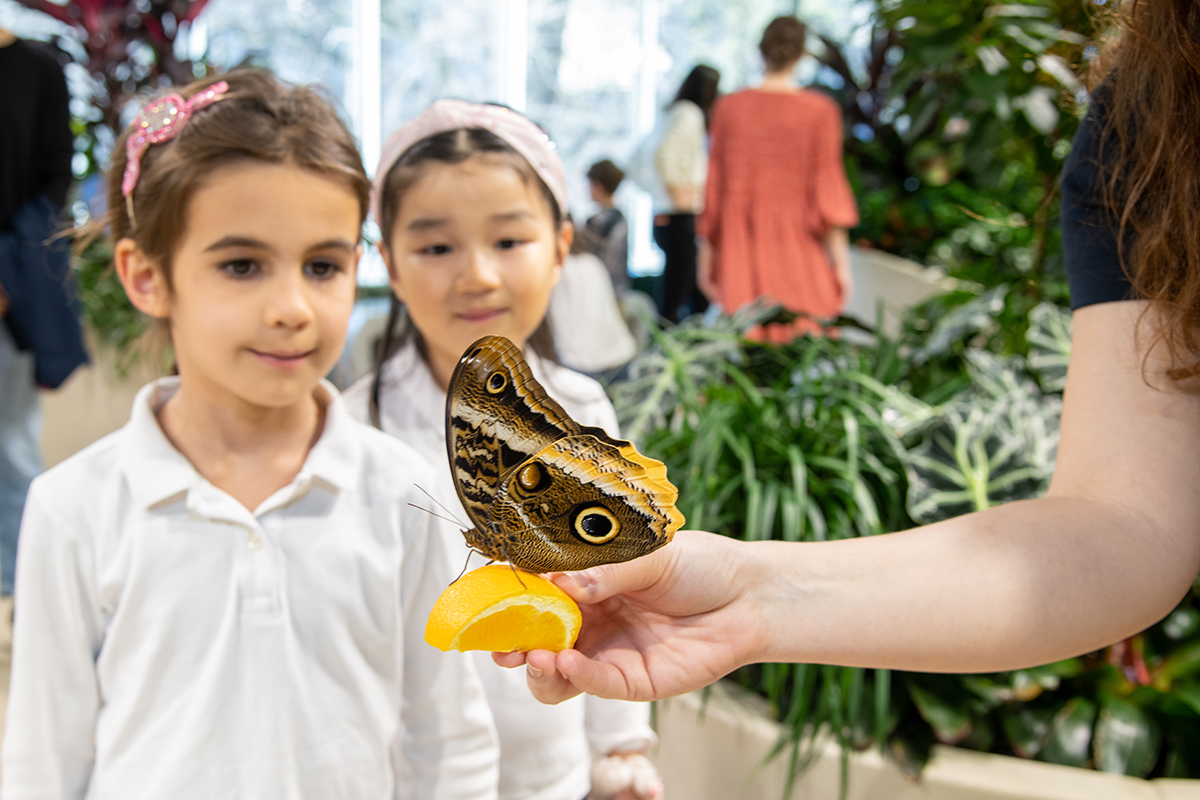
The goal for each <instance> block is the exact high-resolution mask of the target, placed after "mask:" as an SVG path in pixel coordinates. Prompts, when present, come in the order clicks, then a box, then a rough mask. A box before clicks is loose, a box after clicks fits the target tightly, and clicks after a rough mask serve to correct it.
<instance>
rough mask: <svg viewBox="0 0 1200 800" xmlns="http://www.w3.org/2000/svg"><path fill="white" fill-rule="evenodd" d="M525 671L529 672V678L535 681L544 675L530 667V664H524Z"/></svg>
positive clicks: (535, 668)
mask: <svg viewBox="0 0 1200 800" xmlns="http://www.w3.org/2000/svg"><path fill="white" fill-rule="evenodd" d="M525 669H526V670H527V671H528V672H529V677H531V678H533V679H534V680H537V679H538V678H540V677H542V676H543V675H545V674H546V673H544V672H542V671H541V670H540V669H538V668H537V667H535V666H532V665H530V664H526V665H525Z"/></svg>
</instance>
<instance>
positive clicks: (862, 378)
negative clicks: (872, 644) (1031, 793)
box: [612, 286, 1200, 777]
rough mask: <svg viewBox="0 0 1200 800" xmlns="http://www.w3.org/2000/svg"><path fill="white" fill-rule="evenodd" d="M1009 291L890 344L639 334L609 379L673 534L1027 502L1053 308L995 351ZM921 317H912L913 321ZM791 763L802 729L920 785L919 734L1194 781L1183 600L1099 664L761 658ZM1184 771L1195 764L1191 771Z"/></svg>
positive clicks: (923, 517)
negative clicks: (657, 469) (679, 519)
mask: <svg viewBox="0 0 1200 800" xmlns="http://www.w3.org/2000/svg"><path fill="white" fill-rule="evenodd" d="M1008 291H1009V288H1008V287H1006V286H1000V287H996V288H995V289H992V290H989V291H986V292H984V293H982V294H980V295H978V296H976V297H974V298H971V299H964V298H963V297H962V296H958V295H956V296H953V297H949V298H947V297H942V298H935V299H934V300H932V301H930V303H928V304H927V305H926V306H924V307H922V308H919V309H916V310H915V311H914V312H913V314H912V315H911V317H910V318H909V320H908V321H907V325H906V329H905V333H904V334H903V335H902V336H901V337H900V338H899V339H898V340H889V339H887V338H884V337H882V336H876V337H875V338H874V340H873V342H872V343H870V344H867V345H856V344H851V343H849V342H847V341H845V340H841V339H834V338H805V339H800V340H797V341H795V342H792V343H791V344H788V345H782V346H780V345H770V344H762V343H757V342H749V341H746V340H743V339H741V337H740V335H739V331H744V330H748V329H749V328H750V327H752V326H754V325H756V324H759V323H761V322H763V321H764V320H769V319H770V318H771V316H772V315H773V314H774V313H775V310H773V309H769V308H765V307H763V306H757V307H754V308H750V309H746V310H744V311H743V312H742V313H741V314H739V315H738V317H736V318H734V319H729V318H724V319H721V320H720V321H719V322H718V323H717V324H716V325H715V326H714V327H712V328H703V327H701V326H700V325H699V324H698V323H694V322H693V323H685V324H684V325H681V326H679V327H677V328H673V329H669V330H666V331H659V332H657V333H656V334H655V341H654V344H653V346H652V347H651V348H650V349H649V350H648V351H647V352H645V353H643V354H642V355H640V356H638V358H637V359H635V361H634V363H633V365H632V366H631V369H630V378H629V380H628V382H622V383H618V384H616V385H614V386H613V387H612V394H613V398H614V404H615V405H616V406H617V411H618V415H619V417H620V419H621V421H622V425H623V430H625V431H626V432H627V434H628V435H631V436H633V437H634V438H635V439H637V440H639V443H640V446H641V447H642V448H644V450H645V452H647V453H648V454H650V455H653V456H655V457H657V458H661V459H663V460H664V461H665V462H666V463H667V465H668V467H669V469H670V474H671V478H672V480H674V481H675V482H676V484H677V485H678V486H679V489H680V499H679V504H680V510H681V511H683V513H684V514H685V516H686V517H687V519H688V524H689V526H691V527H695V528H700V529H705V530H711V531H715V532H718V533H721V534H724V535H727V536H733V537H736V538H740V539H745V540H761V539H775V540H782V541H793V542H794V541H824V540H831V539H841V538H849V537H855V536H873V535H878V534H882V533H885V532H889V531H897V530H904V529H906V528H909V527H912V526H913V525H915V524H919V523H923V522H929V521H934V520H938V519H945V518H947V517H951V516H956V515H958V514H962V513H967V512H971V511H977V510H982V509H986V508H988V507H990V506H992V505H996V504H999V503H1003V502H1008V501H1010V500H1016V499H1022V498H1029V497H1034V496H1037V495H1038V494H1040V493H1041V492H1042V491H1044V489H1045V487H1046V485H1047V483H1048V480H1049V477H1050V475H1051V473H1052V471H1053V465H1054V456H1055V452H1056V449H1057V443H1058V417H1059V414H1060V411H1061V404H1062V400H1061V391H1062V386H1063V382H1064V374H1065V360H1066V357H1067V355H1068V354H1069V348H1070V319H1069V314H1068V313H1067V312H1065V311H1064V310H1062V309H1060V308H1058V307H1057V306H1055V305H1053V304H1051V303H1043V304H1041V305H1039V306H1037V307H1036V308H1035V310H1034V313H1033V314H1032V315H1031V323H1030V325H1029V327H1028V334H1027V338H1028V341H1027V342H1026V347H1025V349H1026V352H1027V353H1028V355H1027V356H1024V357H1022V356H1017V355H1007V356H1001V355H996V354H995V353H994V352H993V351H992V350H991V349H989V348H991V347H992V346H993V345H994V344H995V343H996V342H997V341H1001V340H1003V338H1004V337H1003V336H1002V335H1001V334H1000V332H999V329H1000V324H999V320H1000V319H1001V318H1002V315H1003V313H1004V309H1005V302H1004V299H1005V295H1006V293H1007V292H1008ZM929 320H932V322H931V323H930V324H928V325H926V324H918V323H919V322H920V321H929ZM732 677H734V679H736V680H737V681H739V682H740V683H742V684H744V685H746V686H748V687H749V688H752V689H754V690H755V691H757V692H759V693H761V694H762V695H763V696H764V697H766V698H767V699H768V700H769V701H770V703H771V706H772V708H773V709H774V710H775V713H776V714H777V715H778V718H779V719H780V720H781V721H782V722H783V723H784V725H785V728H786V730H787V731H788V737H787V739H786V740H785V741H782V742H780V743H779V746H778V748H777V751H776V752H777V753H779V754H786V755H787V757H788V758H789V759H790V762H791V764H792V765H793V767H795V768H796V770H799V769H801V768H803V767H804V766H806V765H807V764H808V763H809V762H810V760H811V759H812V758H813V757H814V755H815V753H816V751H815V748H814V744H815V742H816V741H817V738H818V737H820V736H824V735H828V736H833V737H835V738H836V739H837V740H838V741H839V742H840V743H841V744H842V747H843V753H849V752H850V751H851V750H853V749H856V748H864V747H869V746H878V747H880V748H882V749H884V750H885V752H887V753H888V754H890V755H891V756H892V757H893V758H895V759H896V760H897V761H898V762H899V763H900V764H901V765H902V766H903V767H904V768H906V769H908V770H910V771H912V772H913V773H917V772H919V771H920V770H921V768H922V767H923V765H924V764H925V762H926V760H927V759H928V757H929V753H930V748H931V747H932V745H933V744H934V743H936V742H943V743H947V744H956V745H959V746H963V747H971V748H975V749H980V750H988V751H992V752H999V753H1006V754H1010V755H1015V756H1018V757H1022V758H1036V759H1039V760H1043V761H1050V762H1053V763H1060V764H1068V765H1074V766H1088V767H1095V768H1097V769H1102V770H1106V771H1111V772H1121V773H1126V774H1131V775H1139V776H1161V775H1167V776H1173V777H1200V773H1198V772H1197V771H1196V770H1197V767H1196V766H1195V765H1194V764H1192V763H1190V762H1189V761H1188V759H1187V758H1186V755H1187V754H1188V753H1189V752H1194V750H1195V747H1196V742H1197V741H1200V738H1198V737H1200V602H1198V600H1197V595H1196V593H1195V592H1193V593H1192V594H1190V595H1189V596H1188V597H1187V598H1185V599H1184V601H1183V602H1182V603H1181V604H1180V605H1179V607H1178V608H1177V609H1176V610H1175V611H1174V612H1173V613H1172V614H1171V615H1170V616H1168V617H1167V618H1166V619H1165V620H1164V621H1163V622H1161V623H1159V624H1158V625H1156V626H1154V627H1153V628H1151V629H1149V630H1148V631H1146V632H1144V633H1142V634H1139V635H1138V636H1135V637H1133V638H1131V639H1129V640H1127V641H1125V642H1122V643H1120V644H1118V645H1115V646H1114V647H1112V648H1108V649H1107V650H1105V651H1103V652H1099V653H1093V654H1090V655H1088V656H1085V657H1082V658H1075V659H1068V660H1066V661H1063V662H1059V663H1055V664H1049V665H1045V666H1042V667H1037V668H1033V669H1025V670H1015V671H1012V672H1006V673H1000V674H992V675H940V674H939V675H934V674H928V675H927V674H918V673H891V672H888V671H886V670H863V669H857V668H848V667H833V666H823V665H797V664H762V665H753V666H749V667H745V668H743V669H741V670H739V671H737V672H736V673H735V674H734V675H733V676H732ZM1193 761H1194V759H1193Z"/></svg>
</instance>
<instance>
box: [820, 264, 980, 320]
mask: <svg viewBox="0 0 1200 800" xmlns="http://www.w3.org/2000/svg"><path fill="white" fill-rule="evenodd" d="M850 275H851V277H852V279H853V280H854V291H853V292H852V293H851V295H850V302H849V303H847V304H846V309H845V311H844V312H843V313H844V314H845V315H846V316H848V317H854V318H855V319H857V320H858V321H859V322H861V323H863V324H865V325H869V326H871V327H874V326H875V322H876V315H877V313H878V307H879V304H880V303H882V304H883V330H884V332H885V333H887V334H888V335H895V334H896V333H897V332H898V331H899V329H900V320H901V319H902V318H903V316H904V313H905V312H906V311H908V309H910V308H912V307H913V306H915V305H917V304H918V303H923V302H925V301H926V300H928V299H929V298H931V297H934V296H935V295H939V294H945V293H946V292H950V291H953V290H954V289H956V288H959V287H963V286H969V287H974V288H978V287H977V285H976V284H971V283H967V284H964V283H963V282H962V281H958V280H955V279H954V278H947V277H946V276H945V275H944V274H943V273H942V271H941V270H939V269H935V268H932V267H925V266H922V265H921V264H918V263H917V262H915V261H909V260H908V259H907V258H901V257H900V256H895V255H892V254H891V253H885V252H883V251H882V250H869V249H866V248H862V247H851V248H850Z"/></svg>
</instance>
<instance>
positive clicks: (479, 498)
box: [446, 336, 579, 560]
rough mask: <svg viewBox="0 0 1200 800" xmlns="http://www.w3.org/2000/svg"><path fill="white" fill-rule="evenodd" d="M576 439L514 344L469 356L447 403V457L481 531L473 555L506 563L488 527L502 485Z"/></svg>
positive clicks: (488, 345) (487, 343)
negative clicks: (555, 446) (533, 460)
mask: <svg viewBox="0 0 1200 800" xmlns="http://www.w3.org/2000/svg"><path fill="white" fill-rule="evenodd" d="M578 431H579V425H578V424H577V423H576V422H575V421H574V420H572V419H571V417H570V416H568V415H567V412H566V411H564V410H563V408H562V406H560V405H559V404H558V403H557V402H555V401H554V400H553V399H552V398H551V397H550V396H549V395H547V394H546V391H545V390H544V389H543V388H542V386H541V384H539V383H538V382H537V380H536V379H535V378H534V377H533V374H532V373H531V372H530V370H529V365H528V364H526V363H525V358H524V356H523V355H522V354H521V351H520V350H519V349H518V348H517V346H516V345H514V344H513V343H512V342H510V341H509V340H508V339H505V338H504V337H502V336H485V337H484V338H482V339H480V340H478V341H477V342H475V343H474V344H472V345H471V346H470V347H468V348H467V351H466V352H465V353H464V354H463V357H462V358H461V359H460V360H459V362H458V366H456V367H455V369H454V374H453V375H452V376H451V378H450V386H449V391H448V392H447V395H446V450H447V455H448V457H449V460H450V471H451V474H452V476H453V478H454V487H455V490H456V491H457V492H458V498H459V500H461V501H462V504H463V508H464V509H465V510H466V512H467V515H468V516H469V517H470V520H471V522H472V523H473V524H474V525H475V528H476V530H475V531H474V532H470V533H468V537H467V538H468V541H469V542H470V544H471V545H472V546H473V547H476V548H477V549H479V550H480V551H481V552H483V553H485V554H486V555H488V556H489V557H490V558H493V559H497V560H507V559H505V557H504V554H503V552H502V551H501V550H499V549H497V543H496V542H495V541H494V538H493V533H492V531H493V526H492V521H491V520H490V519H489V514H490V511H491V508H492V503H493V501H494V500H495V496H496V491H497V489H498V487H499V485H500V482H501V481H502V480H503V479H504V476H505V475H506V474H508V473H509V472H511V471H512V470H514V469H516V468H517V467H518V466H520V465H521V464H522V463H524V462H525V461H526V460H528V459H529V458H530V457H531V456H533V455H535V454H536V453H538V452H539V451H541V450H542V449H543V448H544V447H546V446H547V445H548V444H550V443H551V442H553V441H555V440H556V439H559V438H562V437H564V436H569V435H572V434H574V433H576V432H578ZM472 533H473V534H475V535H474V536H472Z"/></svg>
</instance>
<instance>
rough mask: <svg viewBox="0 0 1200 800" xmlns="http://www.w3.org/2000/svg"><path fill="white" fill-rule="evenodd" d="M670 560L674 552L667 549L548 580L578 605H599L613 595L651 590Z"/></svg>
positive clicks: (669, 546) (557, 573)
mask: <svg viewBox="0 0 1200 800" xmlns="http://www.w3.org/2000/svg"><path fill="white" fill-rule="evenodd" d="M673 557H674V550H672V548H671V545H667V546H666V547H662V548H659V549H658V550H655V551H654V552H653V553H650V554H649V555H645V556H642V557H641V558H635V559H634V560H632V561H624V562H621V563H619V564H603V565H601V566H598V567H592V568H590V569H585V570H580V571H578V572H556V573H554V574H553V575H551V576H550V580H551V581H553V582H554V584H555V585H556V586H558V588H560V589H562V590H563V591H564V592H566V593H567V594H569V595H570V596H571V599H573V600H574V601H575V602H577V603H583V604H589V603H599V602H600V601H601V600H607V599H608V598H610V597H613V596H614V595H618V594H624V593H626V592H636V591H639V590H641V589H648V588H649V587H651V586H653V585H654V584H655V583H657V582H658V581H659V580H660V579H661V578H662V577H663V575H664V574H665V573H666V572H667V570H668V569H669V566H670V562H671V559H672V558H673Z"/></svg>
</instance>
